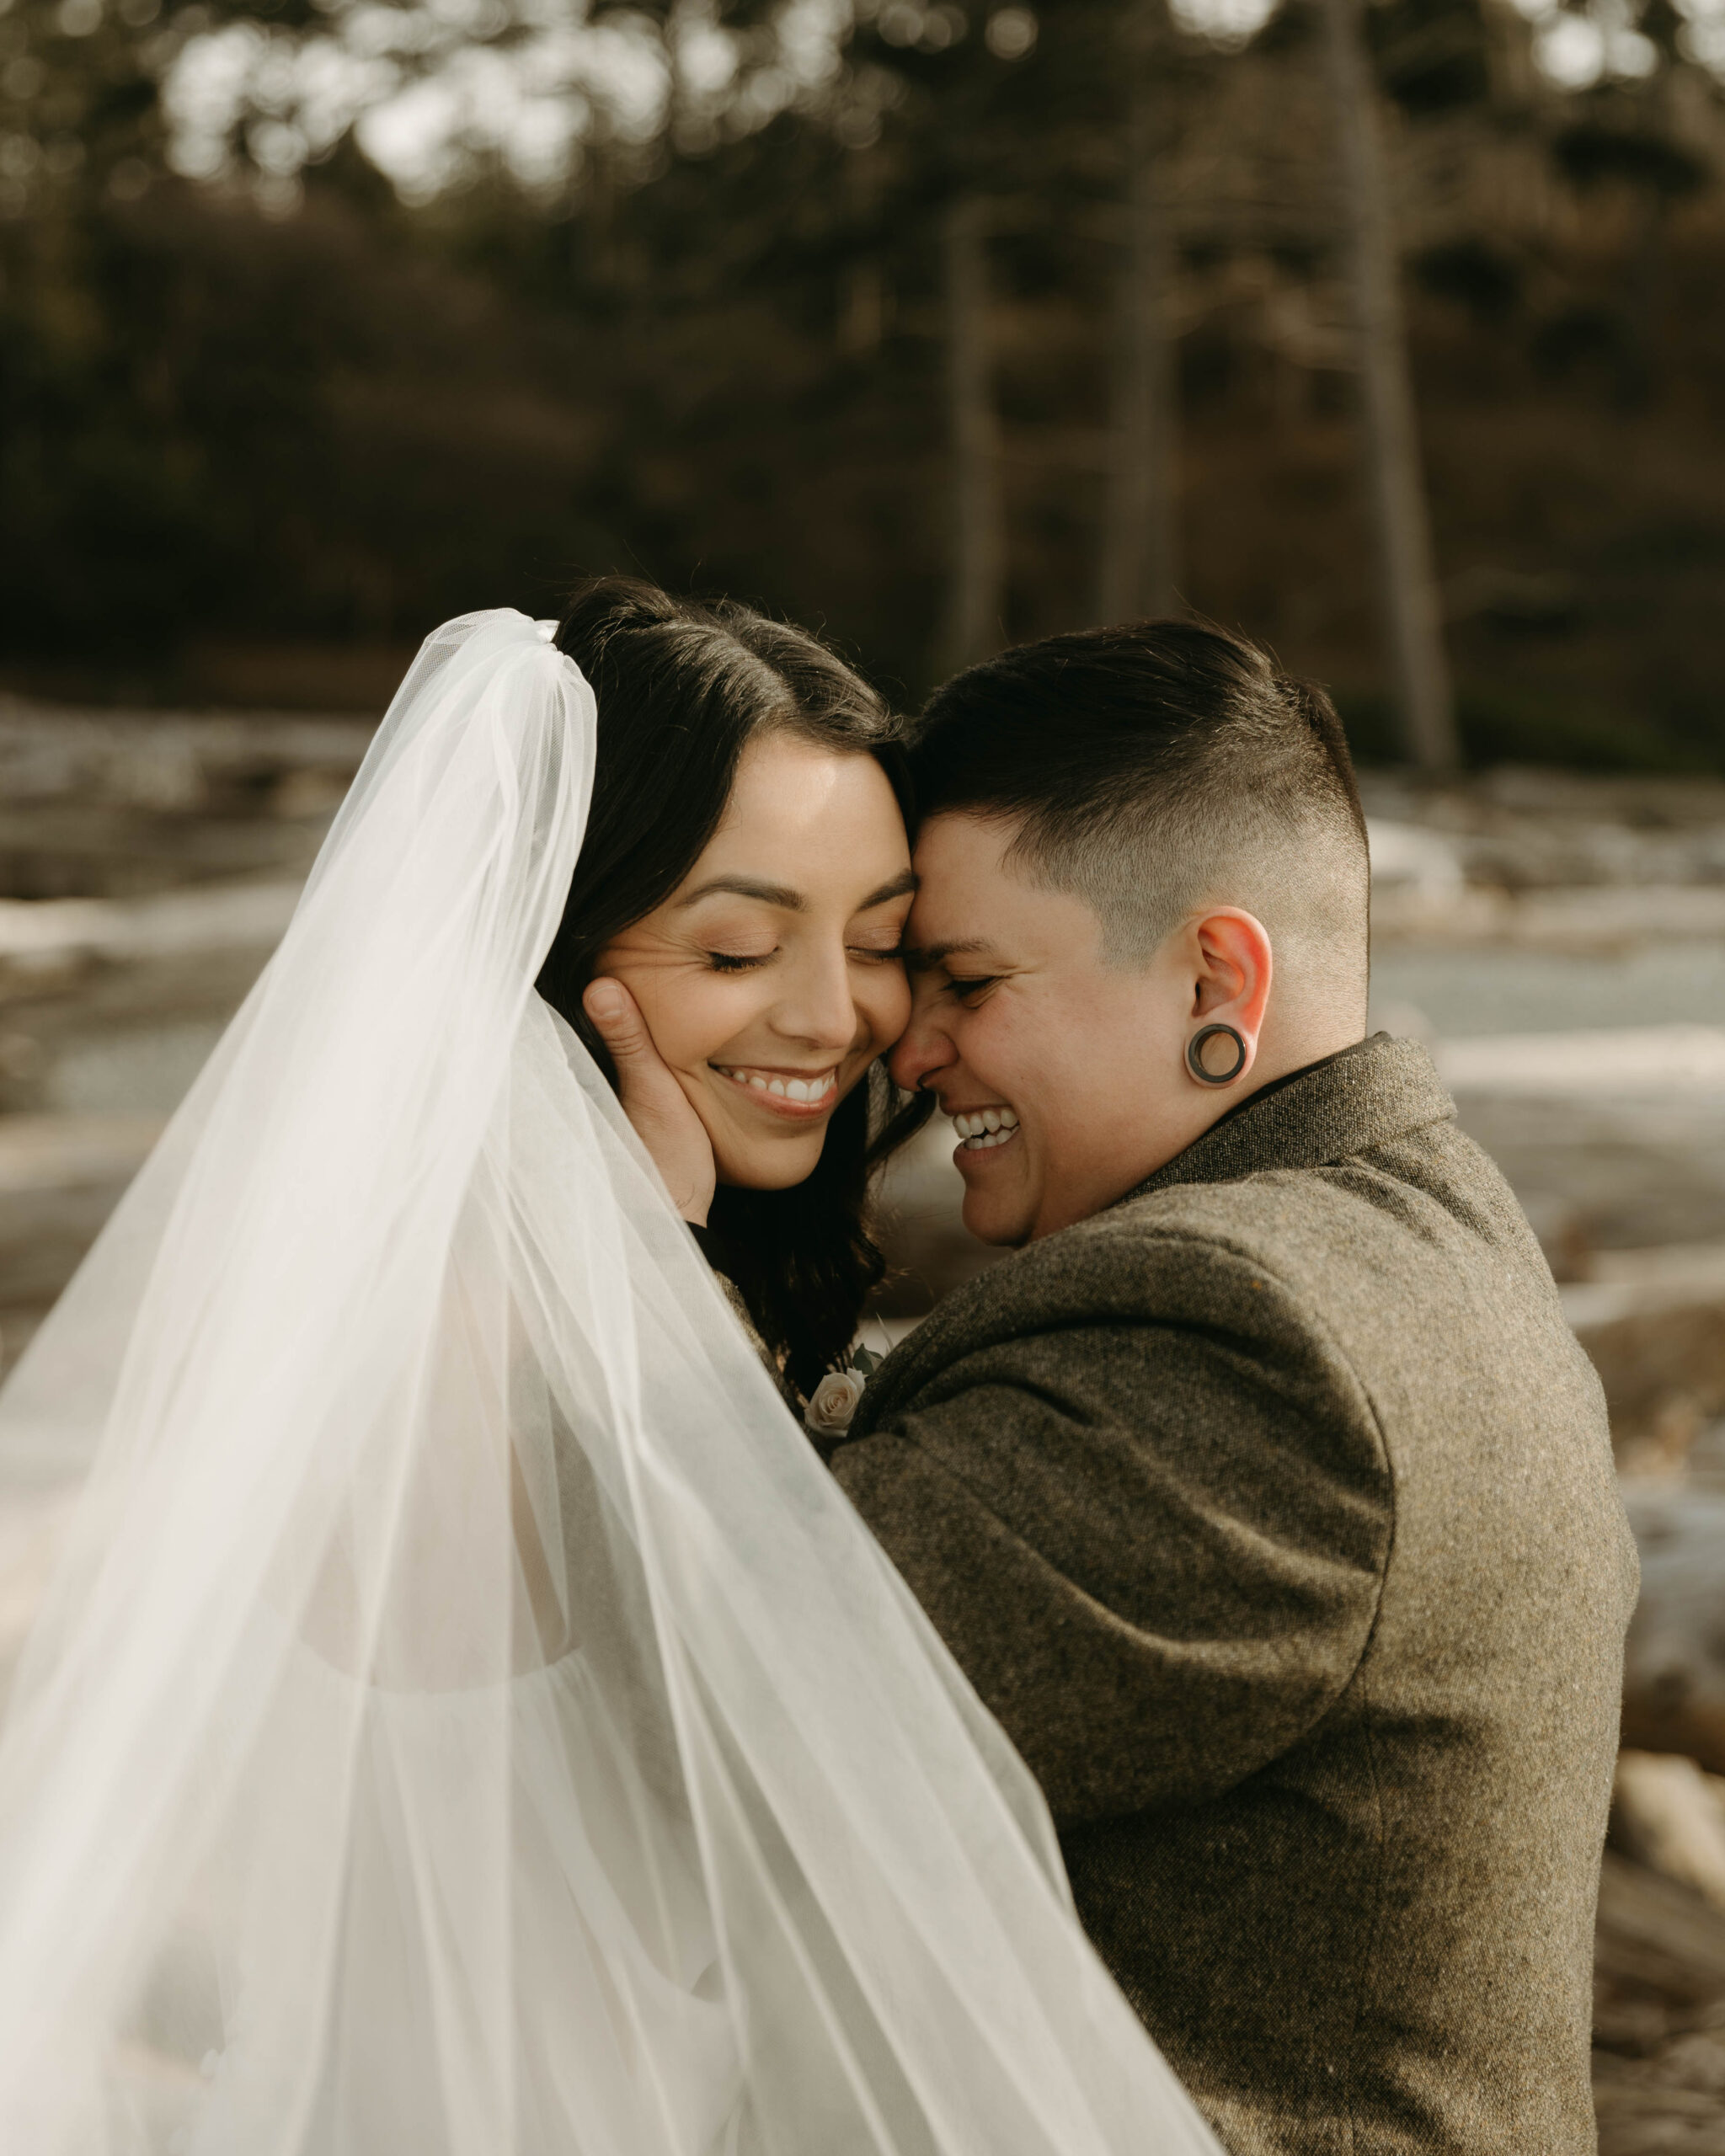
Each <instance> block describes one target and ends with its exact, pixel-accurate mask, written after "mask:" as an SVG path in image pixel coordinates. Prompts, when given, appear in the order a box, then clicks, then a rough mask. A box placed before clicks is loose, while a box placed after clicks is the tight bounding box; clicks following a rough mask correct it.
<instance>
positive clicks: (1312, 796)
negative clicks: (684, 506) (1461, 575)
mask: <svg viewBox="0 0 1725 2156" xmlns="http://www.w3.org/2000/svg"><path fill="white" fill-rule="evenodd" d="M912 762H913V767H914V771H915V776H916V793H917V803H918V807H919V809H920V810H921V813H922V814H924V815H926V816H935V815H940V814H967V815H974V816H981V817H998V818H1001V819H1003V820H1004V819H1012V820H1014V821H1016V822H1017V824H1018V825H1019V829H1018V832H1017V837H1016V838H1015V840H1014V841H1013V843H1012V847H1011V848H1010V850H1009V852H1008V859H1009V860H1010V861H1012V862H1013V863H1014V864H1015V865H1016V866H1017V867H1019V868H1020V869H1022V870H1024V871H1027V872H1028V873H1030V874H1031V875H1032V876H1033V877H1034V878H1036V879H1037V880H1038V881H1039V882H1042V883H1046V884H1047V885H1048V886H1049V887H1050V888H1051V889H1055V890H1059V891H1065V892H1067V893H1069V894H1071V895H1073V896H1074V897H1077V898H1081V899H1084V900H1085V901H1086V902H1087V904H1088V905H1090V906H1091V907H1092V909H1093V910H1094V911H1095V912H1096V914H1097V916H1098V917H1099V919H1100V920H1101V922H1102V925H1103V939H1104V941H1103V949H1104V952H1105V953H1106V955H1107V956H1108V958H1109V960H1110V961H1111V962H1113V963H1118V964H1122V965H1130V964H1135V963H1142V962H1143V961H1145V960H1146V959H1147V958H1149V957H1150V956H1151V953H1153V952H1154V951H1155V950H1156V947H1158V945H1160V944H1161V942H1162V940H1163V939H1164V937H1167V935H1168V933H1169V932H1170V931H1171V930H1172V929H1174V928H1176V927H1177V926H1179V924H1180V923H1181V922H1182V921H1184V920H1187V919H1188V918H1189V917H1190V916H1191V915H1193V914H1194V912H1195V911H1196V910H1199V909H1200V908H1202V907H1204V906H1205V905H1237V906H1242V907H1244V908H1245V909H1246V910H1247V911H1248V912H1250V913H1252V914H1255V915H1258V918H1259V919H1260V920H1261V921H1263V924H1264V926H1265V927H1266V928H1267V929H1268V931H1269V932H1270V936H1271V939H1272V942H1273V944H1274V946H1275V947H1276V949H1277V952H1278V954H1279V956H1284V958H1285V961H1286V962H1287V963H1291V964H1293V965H1294V966H1295V969H1296V970H1298V969H1300V968H1301V966H1302V965H1304V964H1306V963H1308V962H1311V963H1315V964H1316V967H1317V968H1318V969H1320V974H1321V977H1322V979H1323V980H1324V981H1325V982H1326V983H1327V985H1328V987H1329V988H1330V989H1331V990H1333V991H1335V992H1337V993H1339V994H1340V995H1346V996H1348V997H1349V998H1350V999H1352V998H1358V1000H1359V1001H1360V1002H1361V1003H1362V1004H1363V1001H1364V997H1365V979H1366V968H1367V907H1368V898H1369V888H1370V869H1369V864H1368V860H1367V854H1366V841H1365V815H1364V814H1363V813H1362V811H1361V809H1360V804H1359V786H1358V784H1357V783H1356V782H1355V780H1354V765H1353V760H1352V759H1351V757H1350V756H1349V755H1348V742H1347V737H1346V736H1345V734H1343V731H1342V723H1341V721H1340V720H1339V719H1338V718H1337V716H1336V709H1335V706H1334V705H1333V704H1332V702H1330V699H1329V698H1328V696H1326V695H1325V693H1324V691H1322V689H1320V688H1317V687H1316V686H1313V685H1312V684H1311V683H1310V682H1306V681H1299V680H1294V679H1293V678H1292V677H1291V676H1290V675H1285V674H1283V673H1281V672H1279V670H1278V669H1277V667H1276V665H1275V664H1274V661H1273V660H1272V659H1270V658H1269V656H1268V654H1266V653H1264V652H1263V651H1261V650H1259V649H1258V647H1257V645H1255V644H1253V643H1248V642H1247V640H1246V639H1245V638H1243V637H1237V636H1232V635H1230V634H1229V633H1228V632H1227V631H1226V630H1223V629H1218V628H1214V627H1210V625H1208V624H1207V623H1204V622H1138V623H1135V624H1133V625H1131V626H1130V627H1124V628H1109V629H1086V630H1082V631H1080V632H1077V633H1076V634H1073V635H1070V636H1058V637H1048V638H1044V640H1043V641H1042V642H1041V643H1032V644H1023V645H1021V646H1020V647H1019V648H1017V649H1016V650H1012V651H1006V652H1002V653H1001V655H1000V656H999V658H997V659H988V660H985V662H984V663H983V664H981V665H980V666H972V667H970V668H969V669H968V670H966V671H965V672H964V673H963V674H960V675H958V676H957V677H956V678H955V679H954V680H951V681H948V683H947V684H946V686H945V687H944V688H942V689H939V690H937V691H936V692H935V694H934V696H933V697H932V699H931V700H930V702H929V705H928V707H927V712H926V713H925V715H924V719H923V726H922V731H921V735H920V736H919V739H918V741H917V744H916V749H915V750H914V751H913V755H912ZM1290 985H1291V984H1290Z"/></svg>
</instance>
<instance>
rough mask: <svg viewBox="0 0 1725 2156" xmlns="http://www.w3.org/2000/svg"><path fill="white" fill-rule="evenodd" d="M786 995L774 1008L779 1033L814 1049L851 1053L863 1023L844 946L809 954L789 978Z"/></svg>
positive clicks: (774, 1017) (773, 1025)
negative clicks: (807, 1044)
mask: <svg viewBox="0 0 1725 2156" xmlns="http://www.w3.org/2000/svg"><path fill="white" fill-rule="evenodd" d="M784 985H785V993H784V995H782V997H781V998H780V1000H779V1002H778V1003H777V1006H776V1007H775V1008H774V1011H773V1013H772V1027H773V1030H774V1032H775V1033H782V1034H783V1035H784V1036H785V1038H787V1039H788V1040H798V1041H806V1042H807V1043H809V1046H810V1047H811V1048H824V1049H837V1050H843V1049H848V1048H849V1047H850V1046H851V1043H852V1042H853V1041H854V1040H855V1039H856V1038H857V1027H858V1023H859V1013H858V1011H857V1001H856V997H855V995H853V994H852V982H851V969H850V966H849V964H848V963H846V953H845V951H844V949H843V947H842V946H837V947H835V948H834V949H832V950H830V951H826V950H820V951H809V952H808V953H805V954H804V956H803V957H802V958H800V959H799V960H798V962H797V963H795V964H793V966H792V967H791V968H790V969H789V972H788V977H786V978H785V984H784Z"/></svg>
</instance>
